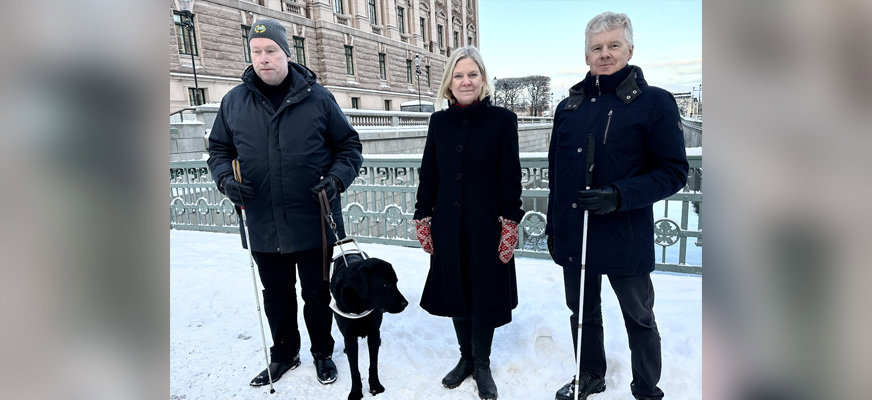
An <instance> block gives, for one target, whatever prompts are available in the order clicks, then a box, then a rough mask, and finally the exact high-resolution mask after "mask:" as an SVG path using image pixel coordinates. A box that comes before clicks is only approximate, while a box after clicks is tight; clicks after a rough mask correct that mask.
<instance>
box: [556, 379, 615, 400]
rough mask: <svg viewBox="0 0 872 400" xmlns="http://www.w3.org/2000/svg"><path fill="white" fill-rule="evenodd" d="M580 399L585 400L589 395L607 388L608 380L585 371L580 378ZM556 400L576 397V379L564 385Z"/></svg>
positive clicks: (567, 399)
mask: <svg viewBox="0 0 872 400" xmlns="http://www.w3.org/2000/svg"><path fill="white" fill-rule="evenodd" d="M578 385H579V387H578V400H585V399H587V396H589V395H591V394H594V393H600V392H603V391H605V390H606V381H605V380H604V379H603V378H598V377H596V376H593V375H591V374H589V373H586V372H583V373H582V374H581V377H580V378H579V380H578ZM554 398H555V400H574V399H575V380H572V381H570V382H569V383H567V384H565V385H563V387H562V388H560V390H558V391H557V395H556V396H554Z"/></svg>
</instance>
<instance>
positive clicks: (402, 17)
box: [397, 7, 406, 34]
mask: <svg viewBox="0 0 872 400" xmlns="http://www.w3.org/2000/svg"><path fill="white" fill-rule="evenodd" d="M397 28H399V29H400V33H403V34H405V33H406V10H403V7H397Z"/></svg>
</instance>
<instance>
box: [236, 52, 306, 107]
mask: <svg viewBox="0 0 872 400" xmlns="http://www.w3.org/2000/svg"><path fill="white" fill-rule="evenodd" d="M288 74H289V75H291V87H290V89H289V90H288V96H287V97H285V100H290V102H288V101H285V104H294V103H299V102H300V101H302V100H303V99H304V98H306V97H307V96H309V94H310V93H312V85H313V84H314V83H317V82H318V80H317V77H318V76H317V75H315V72H314V71H312V70H311V69H309V68H307V67H306V66H304V65H300V64H297V63H295V62H291V61H288ZM256 78H257V74H256V73H255V72H254V66H251V65H249V66H248V68H246V69H245V72H243V73H242V82H244V84H245V85H246V86H247V87H248V88H249V89H250V90H251V91H252V92H255V93H258V94H260V95H261V96H263V93H261V91H260V90H259V89H258V88H257V85H255V84H254V80H255V79H256Z"/></svg>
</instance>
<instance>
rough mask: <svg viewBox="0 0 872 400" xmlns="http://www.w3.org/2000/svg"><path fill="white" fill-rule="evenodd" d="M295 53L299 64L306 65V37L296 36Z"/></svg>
mask: <svg viewBox="0 0 872 400" xmlns="http://www.w3.org/2000/svg"><path fill="white" fill-rule="evenodd" d="M294 54H295V55H296V56H297V64H300V65H306V39H303V38H301V37H297V36H294Z"/></svg>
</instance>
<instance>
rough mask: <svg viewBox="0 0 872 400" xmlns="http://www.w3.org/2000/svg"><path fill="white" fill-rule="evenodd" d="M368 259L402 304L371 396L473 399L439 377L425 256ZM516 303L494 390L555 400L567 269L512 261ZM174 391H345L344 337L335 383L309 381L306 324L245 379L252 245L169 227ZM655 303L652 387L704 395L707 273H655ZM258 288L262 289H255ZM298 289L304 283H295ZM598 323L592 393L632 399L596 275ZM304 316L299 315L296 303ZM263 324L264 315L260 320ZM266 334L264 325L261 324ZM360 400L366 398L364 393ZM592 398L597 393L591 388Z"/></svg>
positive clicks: (326, 395) (415, 251)
mask: <svg viewBox="0 0 872 400" xmlns="http://www.w3.org/2000/svg"><path fill="white" fill-rule="evenodd" d="M360 247H361V248H362V249H363V250H364V251H365V252H367V254H369V256H370V257H378V258H381V259H383V260H386V261H388V262H389V263H391V264H393V267H394V270H395V271H396V273H397V277H398V278H399V282H397V287H398V288H399V289H400V291H401V292H402V293H403V296H405V297H406V299H407V300H408V301H409V306H408V307H406V309H405V310H404V311H403V312H402V313H400V314H386V315H385V316H384V322H383V323H382V326H381V338H382V346H381V348H380V352H379V378H380V379H381V383H382V384H383V385H384V386H385V388H386V389H387V390H386V391H385V392H384V393H382V394H379V395H378V397H375V400H400V399H402V400H408V399H440V400H472V399H477V398H478V396H477V393H476V389H475V383H474V381H473V380H472V379H467V380H466V381H465V382H464V383H463V384H461V385H460V386H459V387H457V388H455V389H452V390H448V389H444V388H443V387H442V386H441V385H440V384H439V381H440V380H441V379H442V376H444V375H445V373H446V372H448V370H449V369H451V368H452V367H453V366H454V364H455V363H457V359H458V358H459V351H458V350H457V341H456V339H455V335H454V329H453V328H452V325H451V320H450V319H448V318H444V317H436V316H433V315H430V314H429V313H427V312H426V311H424V310H423V309H421V307H420V305H419V303H420V300H421V292H422V290H423V287H424V282H425V280H426V277H427V271H428V260H429V256H428V255H427V254H426V253H424V251H423V250H421V249H420V248H417V247H400V246H387V245H380V244H372V243H361V244H360ZM516 268H517V274H518V278H519V279H518V307H517V308H516V309H515V310H514V312H513V313H512V322H510V323H509V324H507V325H504V326H502V327H499V328H497V329H496V332H495V334H494V341H493V351H492V353H491V370H492V372H493V375H494V380H495V381H496V384H497V388H498V390H499V397H500V398H501V399H525V400H552V399H554V392H556V391H557V389H558V388H560V387H561V386H563V384H565V383H566V382H568V381H569V380H570V378H571V377H572V370H573V369H575V357H574V356H573V351H572V339H571V332H570V326H569V309H568V308H567V307H566V304H565V300H564V297H563V274H562V270H561V268H560V267H559V266H557V265H555V264H554V263H553V262H551V260H540V259H531V258H517V259H516ZM170 275H171V278H170V343H171V345H170V399H185V400H198V399H203V400H207V399H208V400H214V399H265V400H266V399H288V400H311V399H344V398H345V397H346V395H347V393H348V390H349V389H350V387H351V381H350V379H349V370H348V368H349V367H348V358H347V357H346V356H345V354H343V349H344V344H343V341H342V335H341V334H340V333H339V331H338V329H337V328H336V325H335V324H334V325H333V329H332V335H333V338H334V340H336V346H335V347H334V350H333V360H334V361H335V362H336V367H337V368H338V372H339V377H338V379H337V381H336V382H335V383H334V384H332V385H321V384H319V383H318V381H317V380H316V379H315V367H314V366H313V364H312V356H311V355H310V354H309V352H308V349H309V346H310V344H309V343H310V342H309V338H308V334H307V333H306V331H305V329H303V330H302V331H301V341H302V343H301V344H302V346H301V347H302V348H303V351H302V352H301V354H300V358H301V362H302V364H301V365H300V367H299V368H297V369H295V370H293V371H290V372H289V373H287V374H286V375H285V376H283V377H282V378H281V379H280V380H279V381H277V382H276V383H275V384H274V388H275V390H276V393H275V394H274V395H271V394H268V393H269V388H268V387H260V388H252V387H250V386H249V385H248V382H249V380H251V378H253V377H254V375H255V374H257V373H258V372H260V371H261V370H262V369H263V368H264V364H265V362H266V361H265V360H264V354H263V345H262V343H263V342H262V339H261V336H260V328H259V327H258V317H257V308H256V307H255V304H254V287H253V285H252V277H251V267H250V266H249V261H248V253H247V252H246V251H245V250H243V249H242V247H241V246H240V245H239V235H238V234H232V233H210V232H194V231H178V230H170ZM651 280H652V282H653V284H654V288H655V290H656V292H657V295H656V296H657V300H656V301H655V303H654V312H655V314H656V318H657V326H658V329H659V330H660V334H661V347H662V353H663V372H662V374H661V379H660V383H659V384H658V386H659V387H660V388H661V389H662V390H663V391H664V392H665V393H666V396H667V397H668V398H673V399H700V398H702V277H701V276H698V275H683V274H674V273H661V272H655V273H653V274H651ZM258 288H260V287H258ZM297 289H298V290H299V285H297ZM602 300H603V307H602V311H603V329H604V331H605V349H606V357H607V364H608V370H607V373H606V376H605V380H606V391H605V392H604V393H601V394H598V395H596V396H595V398H596V399H597V400H619V399H620V400H622V399H629V398H631V397H632V395H631V393H630V381H631V380H632V369H631V365H630V351H629V348H628V344H627V334H626V330H625V328H624V323H623V320H622V317H621V310H620V307H619V306H618V301H617V298H616V297H615V295H614V292H613V291H612V289H611V286H610V284H609V283H608V279H603V291H602ZM297 318H298V322H299V325H300V326H301V327H302V326H304V324H303V313H302V312H301V311H298V313H297ZM264 323H265V324H266V318H264ZM266 340H267V341H268V343H269V342H271V340H270V338H269V330H268V329H267V330H266ZM359 344H360V346H361V347H360V350H361V351H360V360H359V364H358V365H359V366H360V371H361V375H362V378H363V379H362V380H363V387H364V390H367V388H368V383H367V378H368V376H369V372H368V366H369V355H368V352H367V351H366V347H367V346H366V341H365V340H363V339H361V340H359ZM365 398H366V399H370V398H372V397H371V396H369V394H368V393H367V394H366V396H365ZM592 398H593V397H592Z"/></svg>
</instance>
